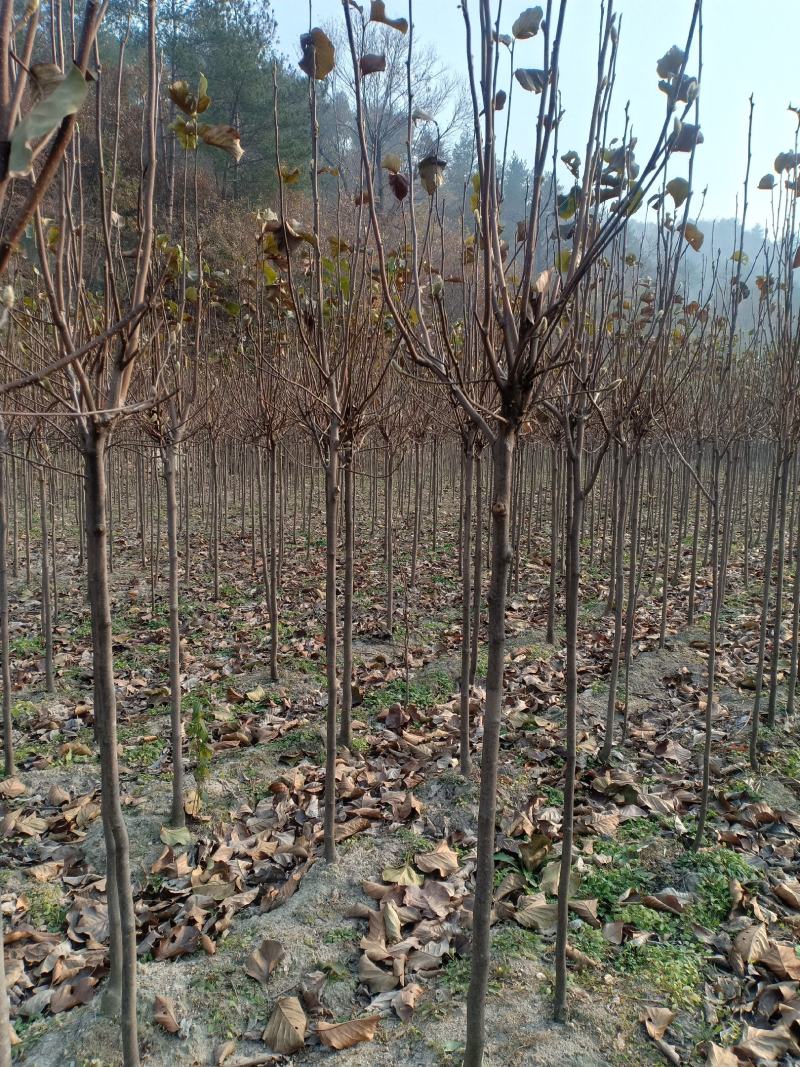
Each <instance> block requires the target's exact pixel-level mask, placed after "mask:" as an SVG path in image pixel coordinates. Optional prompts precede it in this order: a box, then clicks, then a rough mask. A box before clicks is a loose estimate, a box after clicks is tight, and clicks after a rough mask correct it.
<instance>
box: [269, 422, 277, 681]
mask: <svg viewBox="0 0 800 1067" xmlns="http://www.w3.org/2000/svg"><path fill="white" fill-rule="evenodd" d="M277 460H278V456H277V453H276V451H275V445H274V443H271V444H270V448H269V628H270V644H269V676H270V679H271V680H272V681H273V682H277V680H278V636H279V635H278V544H277V539H278V532H277V517H276V514H275V512H276V509H277V503H278V502H277V500H276V492H275V485H276V471H275V467H276V464H277Z"/></svg>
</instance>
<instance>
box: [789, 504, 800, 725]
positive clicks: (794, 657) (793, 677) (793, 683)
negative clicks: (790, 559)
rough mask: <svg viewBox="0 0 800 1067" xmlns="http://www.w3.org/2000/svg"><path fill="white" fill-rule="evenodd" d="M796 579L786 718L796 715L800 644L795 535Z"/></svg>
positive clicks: (799, 554) (799, 518)
mask: <svg viewBox="0 0 800 1067" xmlns="http://www.w3.org/2000/svg"><path fill="white" fill-rule="evenodd" d="M798 523H800V494H798V507H797V511H796V512H795V531H796V530H797V528H798ZM793 555H794V579H793V582H792V651H791V661H790V667H789V689H788V692H787V694H786V718H787V719H791V718H792V717H793V716H794V705H795V699H796V690H797V663H798V645H799V644H800V543H798V540H797V537H796V536H795V542H794V549H793Z"/></svg>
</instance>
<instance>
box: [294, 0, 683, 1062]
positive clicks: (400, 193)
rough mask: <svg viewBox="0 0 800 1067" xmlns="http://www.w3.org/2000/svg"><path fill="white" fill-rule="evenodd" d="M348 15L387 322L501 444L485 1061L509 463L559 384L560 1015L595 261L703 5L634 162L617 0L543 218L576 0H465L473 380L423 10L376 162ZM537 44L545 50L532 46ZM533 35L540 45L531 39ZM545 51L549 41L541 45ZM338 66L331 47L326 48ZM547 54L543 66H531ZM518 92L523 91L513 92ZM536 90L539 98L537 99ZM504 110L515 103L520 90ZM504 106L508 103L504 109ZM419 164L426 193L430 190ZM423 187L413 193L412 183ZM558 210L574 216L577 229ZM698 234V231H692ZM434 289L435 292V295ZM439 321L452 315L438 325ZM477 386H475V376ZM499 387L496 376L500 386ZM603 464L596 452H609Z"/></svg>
mask: <svg viewBox="0 0 800 1067" xmlns="http://www.w3.org/2000/svg"><path fill="white" fill-rule="evenodd" d="M342 7H343V14H344V19H345V24H346V27H347V36H348V43H349V47H350V61H351V63H352V68H353V85H354V93H355V100H356V126H357V130H358V138H359V143H360V146H361V154H362V168H363V186H364V188H363V195H364V197H365V199H366V201H367V204H368V208H369V215H370V222H371V228H372V240H373V242H374V248H375V254H376V256H377V262H378V275H379V278H380V282H381V288H382V292H383V296H384V300H385V304H386V314H387V317H388V320H389V323H390V328H391V329H392V330H393V331H396V333H397V334H398V335H399V336H400V338H401V339H402V344H403V349H404V353H405V356H406V358H408V359H409V360H411V361H413V362H414V363H415V364H417V365H418V366H419V367H421V368H423V369H424V370H425V371H427V372H428V373H429V374H430V375H431V376H432V377H433V378H434V379H435V380H437V381H439V382H440V383H441V384H442V385H443V386H444V387H445V388H446V389H447V391H448V392H449V393H450V395H451V396H452V398H453V400H454V402H455V403H457V404H458V405H459V406H460V407H461V408H462V410H463V411H464V412H465V415H466V417H467V418H468V419H469V420H470V421H471V422H472V424H473V425H474V426H475V427H476V430H477V431H479V432H480V434H481V436H482V437H483V438H484V439H485V440H486V442H487V443H488V445H489V447H490V450H491V462H492V475H493V478H492V497H491V500H490V501H489V507H490V513H491V575H490V584H489V593H488V602H489V629H488V646H489V659H488V668H487V676H486V705H485V709H484V731H483V747H482V757H481V787H480V801H479V811H478V860H477V869H476V884H475V906H474V913H473V931H472V957H471V963H472V969H471V978H470V988H469V995H468V1024H467V1046H466V1053H465V1060H464V1062H465V1064H466V1065H467V1067H475V1065H477V1064H479V1063H480V1062H481V1061H482V1058H483V1048H484V1044H485V1027H484V1002H485V996H486V990H487V984H488V975H489V954H490V952H489V950H490V921H491V907H492V893H493V878H494V851H495V843H494V835H495V811H496V792H497V766H498V751H499V739H500V726H501V708H502V694H503V660H504V653H505V604H506V590H507V585H508V578H509V569H510V566H511V562H512V552H511V545H510V522H511V501H512V472H513V467H514V454H515V449H516V446H517V442H518V438H519V434H520V431H521V428H522V426H523V424H524V422H525V420H526V419H527V418H528V417H529V414H530V412H531V411H532V410H535V409H536V408H537V406H538V405H544V404H545V401H546V396H548V395H549V396H552V395H553V394H554V393H556V394H557V395H560V396H561V397H562V398H563V399H562V401H561V402H560V403H556V404H553V403H552V401H547V403H548V404H550V405H551V406H552V407H553V408H554V414H556V415H557V418H558V419H559V420H560V422H561V423H562V425H563V426H564V428H565V431H566V433H567V449H568V456H569V460H568V462H569V464H570V483H569V492H568V516H569V520H568V538H569V544H568V553H569V557H570V558H569V563H568V577H567V584H568V592H567V605H568V607H567V658H568V662H567V746H568V751H569V753H570V756H569V757H568V760H567V770H566V782H565V813H564V826H565V841H564V851H563V861H562V877H561V884H560V891H561V892H560V900H561V903H560V920H561V921H560V924H559V926H560V929H559V938H558V945H557V959H556V966H557V988H556V1007H555V1011H556V1016H557V1017H558V1018H563V1016H564V1011H565V1003H564V1002H565V992H566V982H565V976H566V914H567V902H566V891H567V888H568V879H569V863H570V835H571V819H572V803H573V800H572V798H573V792H574V747H575V746H574V735H575V718H576V711H577V662H576V644H577V640H576V638H577V607H578V603H577V599H578V588H579V584H578V583H579V576H580V557H579V547H580V531H581V527H582V519H583V500H584V498H585V494H586V492H587V490H588V488H590V487H591V485H592V484H593V478H594V477H595V476H596V471H590V472H584V470H583V462H584V459H583V454H584V447H585V446H584V442H585V430H586V422H587V419H588V417H589V415H590V413H591V412H592V411H593V410H594V408H596V406H597V403H596V398H595V395H594V394H595V390H596V387H597V383H598V377H599V372H600V369H601V367H602V363H603V358H602V356H600V355H599V349H598V347H597V346H596V345H594V346H593V345H591V344H588V343H587V334H586V331H587V328H588V324H589V323H591V322H592V321H594V317H595V316H602V314H603V313H604V311H605V308H604V307H603V306H598V304H597V301H596V300H595V296H594V294H595V291H596V285H597V278H596V269H597V267H598V264H600V261H601V259H602V257H603V255H604V253H605V252H606V250H607V249H609V247H610V246H611V245H612V243H613V242H614V241H615V239H616V238H617V237H618V236H619V234H620V233H621V232H622V231H623V229H624V227H625V223H626V220H627V218H628V217H629V215H630V214H632V212H633V211H635V210H636V208H637V207H638V206H639V205H640V203H641V202H642V200H643V198H644V197H645V195H646V194H647V192H648V191H649V190H650V189H651V187H652V186H653V184H654V182H655V181H656V180H657V179H658V177H659V175H660V174H661V173H662V172H663V170H664V167H665V165H666V162H667V160H668V158H669V157H670V155H671V153H672V152H673V150H675V149H686V148H687V147H688V149H689V150H692V149H693V148H694V146H695V145H696V144H697V143H698V141H699V140H700V139H701V135H700V131H699V127H698V126H697V125H696V124H691V123H689V122H687V121H686V117H687V114H688V111H689V109H690V108H691V106H692V104H693V102H694V101H695V99H696V96H697V89H698V82H697V79H696V78H693V77H690V76H688V75H687V74H686V64H687V60H688V55H689V48H690V45H691V41H692V37H693V33H694V28H695V25H696V23H697V20H698V17H699V10H700V5H699V3H698V4H696V6H695V9H694V13H693V17H692V22H691V27H690V30H689V35H688V40H687V43H686V45H685V47H684V48H679V47H674V48H672V49H671V50H670V51H669V52H668V53H666V55H665V56H664V57H663V58H662V59H661V60H660V61H659V64H658V73H659V76H660V78H661V82H660V87H661V88H662V90H663V91H664V93H665V96H666V102H667V107H666V115H665V118H664V123H663V126H662V129H661V133H660V136H659V138H658V140H657V142H656V144H655V146H654V147H653V149H652V151H651V153H650V156H649V158H648V159H647V161H646V163H644V165H639V164H638V163H636V161H635V159H634V153H633V149H634V145H635V139H634V138H632V137H631V135H630V131H629V130H628V128H627V126H626V128H625V131H624V135H623V138H622V140H621V143H619V145H618V147H616V148H611V147H610V140H609V133H608V128H609V123H610V118H611V98H612V88H613V82H614V76H613V75H614V69H615V68H614V64H615V59H616V49H617V43H618V33H617V27H616V20H615V16H614V13H613V5H612V4H609V5H608V8H607V9H606V10H605V11H604V12H603V15H602V18H601V26H600V35H599V48H598V65H597V78H596V85H595V90H594V100H593V105H592V110H591V117H590V125H589V130H588V134H587V141H586V151H585V155H584V157H583V158H581V156H580V155H579V154H578V153H577V152H576V151H575V150H574V149H570V150H569V151H567V152H565V153H564V154H563V155H562V157H561V159H562V160H563V163H564V166H565V167H566V168H567V170H568V171H569V173H570V174H571V176H572V178H573V186H572V189H571V190H570V192H569V193H567V194H566V195H565V196H563V197H560V198H559V199H558V200H557V218H555V219H553V218H552V217H545V214H544V211H543V204H545V203H547V198H546V197H545V196H544V195H543V192H544V185H545V174H546V169H547V167H548V165H549V164H550V160H551V153H552V154H554V155H557V148H556V146H557V134H558V123H559V117H560V104H559V92H560V86H559V71H560V53H561V49H562V45H563V43H564V41H563V38H564V20H565V15H566V8H567V4H566V0H561V2H560V3H553V2H550V3H548V4H547V7H546V10H544V9H543V8H541V7H533V8H528V9H526V10H525V11H524V12H522V14H521V15H520V16H519V17H518V18H517V19H516V20H515V21H514V23H513V25H512V27H511V34H510V35H508V34H504V33H503V32H502V30H503V28H504V27H503V26H501V15H500V12H499V11H498V10H495V7H494V5H492V4H491V2H490V0H478V3H476V4H475V5H474V6H473V5H471V4H469V3H466V2H465V3H463V4H462V5H461V8H462V14H463V21H464V31H465V58H466V66H467V72H468V77H469V86H470V95H471V100H472V112H473V128H474V140H475V148H476V159H477V174H476V175H475V177H474V179H473V187H474V190H475V198H474V211H473V218H472V220H471V224H470V227H469V228H470V230H471V233H470V235H469V236H470V238H471V244H472V247H473V248H474V260H475V264H476V279H477V284H476V285H475V287H474V290H473V293H472V297H471V300H470V306H469V307H468V308H467V309H466V315H465V319H464V322H463V324H462V328H463V329H466V328H467V326H469V327H470V328H472V327H473V326H474V328H475V329H476V330H477V332H478V335H479V352H480V364H479V366H478V368H477V373H476V374H474V375H472V376H470V377H467V376H466V375H465V373H464V370H465V366H464V363H463V362H462V359H461V352H460V346H458V345H457V344H456V343H455V342H454V337H453V334H452V331H451V330H450V329H448V328H447V326H446V323H447V320H446V318H445V317H444V316H443V315H441V314H440V310H439V309H440V308H441V305H442V303H443V301H444V285H443V283H442V279H441V277H437V276H434V272H433V270H432V268H431V265H430V255H431V250H430V245H429V234H430V232H431V219H432V218H435V211H436V203H437V195H438V190H439V189H440V187H441V185H442V184H443V182H444V173H445V167H446V160H444V159H442V158H441V157H440V155H439V154H438V153H435V152H434V153H433V154H428V155H426V156H425V157H424V158H421V159H415V158H414V152H413V146H414V138H413V125H414V114H415V105H414V84H413V79H412V77H411V70H412V63H411V59H410V57H411V55H412V52H413V10H412V7H411V5H409V12H408V15H409V17H408V19H406V18H402V17H399V18H394V17H392V18H390V17H389V16H387V14H386V11H385V5H384V4H383V3H373V4H372V5H371V8H370V16H371V19H372V21H377V22H380V23H383V24H385V25H389V26H391V27H392V28H394V29H395V30H396V31H397V32H400V33H403V34H406V35H407V39H408V54H409V61H408V65H407V84H406V108H407V114H408V121H407V138H406V149H407V151H406V158H405V161H403V163H402V166H401V167H397V161H396V160H386V159H381V160H377V159H375V158H374V156H373V153H372V152H371V151H370V144H369V141H368V137H367V132H366V118H365V105H364V87H363V85H364V82H365V81H366V80H368V79H369V78H371V77H376V76H379V75H377V74H376V73H374V69H375V67H377V68H378V69H380V65H379V64H375V63H373V58H374V57H367V56H365V55H364V54H363V42H364V40H365V37H366V26H367V22H368V19H367V16H366V13H365V12H363V11H362V10H361V9H354V8H353V6H352V5H351V4H350V3H349V2H348V0H343V5H342ZM321 33H322V31H320V30H317V29H315V30H312V31H311V32H310V34H309V35H308V36H307V38H306V41H307V47H308V49H309V50H311V49H315V48H317V47H323V48H324V47H325V46H324V42H323V41H322V38H324V34H322V38H321V37H320V36H319V35H320V34H321ZM537 41H541V47H540V48H537V44H536V43H532V42H537ZM512 43H513V45H514V50H515V51H514V53H513V54H514V56H515V58H518V57H519V55H520V53H521V52H522V50H523V49H524V50H526V51H527V53H528V54H529V55H531V56H537V58H536V59H533V60H532V63H531V65H530V66H525V67H518V68H516V69H514V70H511V69H509V75H508V76H509V82H508V86H509V88H508V91H506V89H505V88H504V87H501V85H500V76H501V70H502V69H504V68H505V66H506V64H505V62H501V60H504V59H505V58H506V57H507V56H510V55H511V54H512V49H511V45H512ZM534 49H536V51H535V52H534ZM537 53H538V55H537ZM331 63H332V57H331ZM534 64H535V65H534ZM515 84H516V85H518V86H519V87H521V89H522V90H523V91H525V92H526V93H530V94H531V95H532V96H533V97H534V99H536V98H538V107H537V109H536V110H537V114H536V119H535V123H534V137H533V144H532V150H533V171H532V176H531V183H530V189H531V193H530V200H529V210H528V216H527V218H526V219H524V220H520V235H521V237H522V240H521V246H520V247H519V248H518V250H517V253H516V255H515V257H514V258H513V260H509V261H508V262H507V254H508V245H507V243H506V242H505V241H504V240H503V237H502V232H501V231H502V226H501V221H500V213H501V179H500V174H499V171H500V169H501V167H502V153H501V151H500V134H499V132H498V128H497V124H498V114H499V113H500V112H501V111H502V110H503V109H504V108H506V103H507V101H509V98H510V96H511V90H512V88H513V87H514V85H515ZM516 99H517V100H518V99H519V93H517V98H516ZM524 99H525V100H526V102H527V98H524ZM508 106H509V107H510V101H509V104H508ZM506 114H508V108H506ZM380 166H384V167H386V168H387V169H389V170H390V171H391V172H392V173H393V175H394V179H395V181H394V184H393V186H392V187H393V189H395V196H396V197H397V199H398V202H399V210H400V211H402V212H404V213H406V212H407V216H406V225H407V228H408V232H409V235H410V239H409V240H408V242H407V247H405V248H404V249H403V254H404V258H405V260H406V266H405V269H404V270H403V272H402V274H401V275H400V276H398V274H397V272H395V271H393V270H392V269H391V267H392V264H393V262H394V261H395V257H396V256H397V255H398V254H399V250H398V249H396V248H393V247H387V243H386V240H385V231H386V224H385V220H384V219H383V218H382V217H381V215H380V214H379V211H378V202H377V196H376V191H375V190H376V180H375V175H376V171H377V168H378V167H380ZM415 177H416V178H417V179H418V180H419V183H420V185H421V186H422V189H423V190H424V193H426V194H427V197H425V196H422V197H421V199H420V200H419V201H418V197H417V195H416V189H415V188H414V184H415V182H414V179H415ZM409 194H410V195H409ZM406 201H407V206H406ZM560 220H565V221H567V222H569V223H570V225H569V226H568V227H567V228H566V229H562V228H561V226H560ZM553 225H555V226H556V230H555V232H556V241H555V247H554V248H553V249H552V255H553V260H554V266H552V267H550V268H547V269H544V270H540V269H538V261H537V250H538V249H539V248H540V246H541V243H542V242H543V241H546V239H547V234H548V233H549V231H550V228H551V227H552V226H553ZM684 235H685V236H686V237H687V239H689V238H690V236H691V231H690V230H688V229H685V230H684ZM426 290H428V293H429V298H428V299H425V298H424V295H425V291H426ZM443 327H444V328H443ZM476 384H477V385H478V386H479V387H480V392H478V391H477V390H476ZM487 386H488V388H487ZM598 468H599V463H598Z"/></svg>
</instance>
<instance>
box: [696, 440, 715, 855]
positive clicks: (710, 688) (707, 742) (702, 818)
mask: <svg viewBox="0 0 800 1067" xmlns="http://www.w3.org/2000/svg"><path fill="white" fill-rule="evenodd" d="M719 466H720V460H719V452H718V450H717V446H716V444H715V445H714V449H713V453H712V456H711V507H710V509H709V510H710V515H711V523H712V528H711V620H710V622H709V627H708V681H707V685H706V708H705V715H704V742H703V785H702V789H701V792H700V810H699V812H698V814H697V833H696V835H695V839H694V848H695V849H698V848H700V846H701V845H702V843H703V836H704V834H705V828H706V817H707V815H708V798H709V793H710V789H711V742H712V735H713V722H714V700H715V699H716V698H715V685H714V681H715V674H716V664H717V623H718V620H719V607H720V605H719V592H720V573H719Z"/></svg>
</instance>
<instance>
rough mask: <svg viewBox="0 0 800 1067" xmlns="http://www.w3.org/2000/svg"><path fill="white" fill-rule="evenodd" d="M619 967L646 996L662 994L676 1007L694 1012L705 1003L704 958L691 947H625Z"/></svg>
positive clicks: (620, 954)
mask: <svg viewBox="0 0 800 1067" xmlns="http://www.w3.org/2000/svg"><path fill="white" fill-rule="evenodd" d="M616 966H617V970H619V971H621V972H622V973H623V974H627V975H630V976H631V977H633V978H635V979H636V985H637V987H638V988H639V989H641V990H643V992H644V993H645V994H647V995H649V994H650V991H651V990H654V991H656V992H658V993H661V994H662V995H663V996H664V997H665V998H666V999H667V1000H668V1002H669V1003H670V1004H671V1005H672V1006H673V1007H676V1008H684V1009H686V1010H694V1009H696V1008H699V1007H700V1006H701V1004H702V1003H703V992H702V991H703V957H702V956H701V955H700V953H699V952H698V951H697V949H695V948H693V947H692V946H690V945H686V944H680V945H673V944H653V943H651V942H647V943H646V944H644V945H634V944H627V945H623V946H622V948H621V949H620V950H619V952H618V953H617V957H616Z"/></svg>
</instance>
